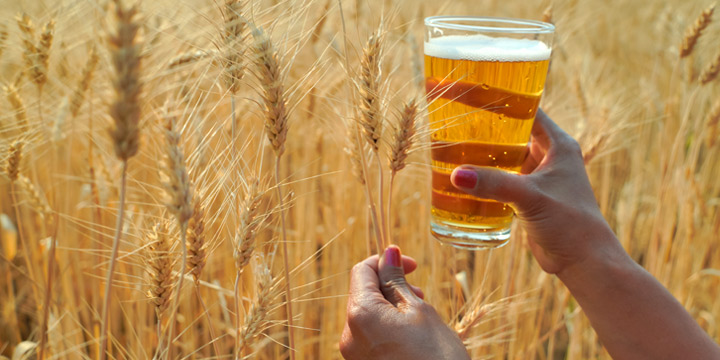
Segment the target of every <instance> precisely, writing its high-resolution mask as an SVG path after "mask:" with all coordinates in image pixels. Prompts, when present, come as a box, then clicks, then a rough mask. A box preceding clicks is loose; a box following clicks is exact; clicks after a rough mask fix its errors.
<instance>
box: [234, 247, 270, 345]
mask: <svg viewBox="0 0 720 360" xmlns="http://www.w3.org/2000/svg"><path fill="white" fill-rule="evenodd" d="M255 279H256V284H257V291H256V292H255V299H254V300H253V303H252V305H251V306H250V310H249V311H248V313H247V315H245V319H244V321H243V325H242V328H241V329H240V336H239V338H240V340H239V346H238V350H237V354H238V358H240V356H241V355H242V352H243V350H245V349H246V348H247V347H249V346H250V345H252V341H253V339H255V338H256V337H257V336H258V335H260V333H261V332H262V331H263V330H264V329H265V325H266V323H267V317H268V313H269V312H270V304H271V300H272V298H273V296H272V293H273V278H272V275H271V274H270V269H268V267H267V264H265V263H264V262H263V261H260V263H259V264H258V265H257V266H256V267H255Z"/></svg>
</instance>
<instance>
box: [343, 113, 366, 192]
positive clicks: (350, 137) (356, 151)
mask: <svg viewBox="0 0 720 360" xmlns="http://www.w3.org/2000/svg"><path fill="white" fill-rule="evenodd" d="M358 126H359V125H358V123H357V122H356V121H351V122H350V123H349V124H347V138H346V142H347V144H348V146H347V147H345V149H344V150H345V153H346V154H347V155H348V157H349V158H350V164H351V165H352V172H353V175H354V176H355V179H356V180H357V181H358V182H359V183H360V185H363V186H365V184H366V183H367V180H366V179H365V172H364V171H363V166H362V156H363V154H362V153H361V152H365V142H358V141H357V137H356V136H355V134H356V133H357V132H358V131H359V128H358Z"/></svg>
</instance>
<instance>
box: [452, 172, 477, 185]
mask: <svg viewBox="0 0 720 360" xmlns="http://www.w3.org/2000/svg"><path fill="white" fill-rule="evenodd" d="M450 178H451V180H452V183H453V185H455V186H457V187H461V188H465V189H473V188H475V185H476V184H477V173H475V172H474V171H472V170H467V169H462V168H456V169H455V170H454V171H453V173H452V176H451V177H450Z"/></svg>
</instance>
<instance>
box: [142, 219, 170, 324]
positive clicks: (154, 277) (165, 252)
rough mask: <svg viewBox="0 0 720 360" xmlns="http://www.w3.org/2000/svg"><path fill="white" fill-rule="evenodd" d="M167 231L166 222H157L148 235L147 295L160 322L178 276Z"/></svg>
mask: <svg viewBox="0 0 720 360" xmlns="http://www.w3.org/2000/svg"><path fill="white" fill-rule="evenodd" d="M167 233H168V229H167V226H166V225H165V224H164V223H157V224H155V226H153V230H152V233H150V234H148V235H147V236H148V241H149V243H150V251H148V252H147V253H146V256H147V263H148V265H149V270H148V273H149V274H150V289H149V290H148V292H147V296H148V298H149V299H150V300H151V301H152V303H153V305H154V307H155V315H156V316H157V318H158V322H159V323H162V317H163V314H164V313H165V310H167V308H168V307H169V306H170V299H171V298H172V296H173V287H174V285H175V279H176V278H177V274H175V273H174V272H173V268H174V267H175V264H176V263H177V258H176V256H175V255H174V253H173V251H172V247H173V246H172V242H171V241H170V239H169V237H168V235H167ZM158 331H160V329H158Z"/></svg>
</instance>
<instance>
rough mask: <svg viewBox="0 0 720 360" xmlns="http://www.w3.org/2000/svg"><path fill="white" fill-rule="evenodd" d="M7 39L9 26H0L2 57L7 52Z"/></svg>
mask: <svg viewBox="0 0 720 360" xmlns="http://www.w3.org/2000/svg"><path fill="white" fill-rule="evenodd" d="M7 39H8V30H7V26H5V24H0V57H2V54H3V52H5V47H6V46H7Z"/></svg>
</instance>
